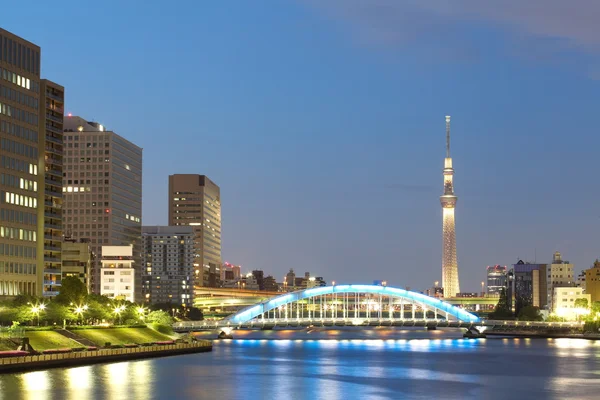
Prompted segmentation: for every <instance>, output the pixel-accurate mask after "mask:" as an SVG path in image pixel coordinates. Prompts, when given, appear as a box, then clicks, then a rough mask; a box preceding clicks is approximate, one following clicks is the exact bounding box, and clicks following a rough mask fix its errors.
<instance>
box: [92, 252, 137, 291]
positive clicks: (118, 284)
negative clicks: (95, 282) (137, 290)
mask: <svg viewBox="0 0 600 400" xmlns="http://www.w3.org/2000/svg"><path fill="white" fill-rule="evenodd" d="M100 262H101V264H102V267H101V268H100V294H101V295H103V296H107V297H110V298H111V299H116V300H126V301H131V302H134V301H135V298H134V286H135V273H134V269H133V246H102V258H101V260H100Z"/></svg>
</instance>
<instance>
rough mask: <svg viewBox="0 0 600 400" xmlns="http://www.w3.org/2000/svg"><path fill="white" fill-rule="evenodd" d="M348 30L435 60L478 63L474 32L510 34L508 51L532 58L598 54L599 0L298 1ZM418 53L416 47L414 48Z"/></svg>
mask: <svg viewBox="0 0 600 400" xmlns="http://www.w3.org/2000/svg"><path fill="white" fill-rule="evenodd" d="M301 1H302V2H303V3H305V4H309V5H310V6H312V7H313V8H315V9H317V10H320V12H322V13H324V14H325V15H327V16H329V17H330V18H332V19H333V20H335V21H338V22H340V23H342V24H343V25H347V27H349V28H350V31H351V32H352V33H353V34H354V37H355V38H356V40H357V41H359V42H360V43H362V44H365V45H376V46H387V47H404V46H410V45H414V44H425V45H426V46H423V48H424V49H425V50H422V54H423V55H426V54H427V53H426V52H431V51H432V50H433V51H435V52H436V57H437V59H438V60H439V59H441V57H450V58H454V59H461V60H463V59H467V60H476V59H477V58H478V57H479V56H480V54H481V53H482V52H486V51H490V49H487V48H486V47H487V46H488V45H489V43H490V41H488V40H485V38H481V37H477V35H474V34H473V33H472V32H473V30H472V28H473V27H477V26H480V27H481V26H483V27H490V26H492V27H495V28H497V29H498V30H499V31H500V32H502V33H504V34H509V35H510V38H511V42H510V43H509V46H508V47H507V48H506V49H502V50H506V51H509V52H512V53H521V54H522V55H527V56H528V57H529V58H531V59H544V58H548V57H556V55H557V54H564V53H565V52H572V51H577V52H580V53H585V54H587V55H590V56H592V57H593V58H594V62H597V61H598V59H597V57H598V56H599V55H600V24H599V23H598V16H600V1H598V0H572V1H565V0H503V1H501V2H497V1H482V0H453V1H450V0H301ZM413 47H415V48H417V49H418V46H413Z"/></svg>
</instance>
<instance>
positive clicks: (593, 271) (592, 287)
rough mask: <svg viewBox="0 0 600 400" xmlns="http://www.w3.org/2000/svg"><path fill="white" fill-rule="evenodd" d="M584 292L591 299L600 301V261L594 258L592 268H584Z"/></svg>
mask: <svg viewBox="0 0 600 400" xmlns="http://www.w3.org/2000/svg"><path fill="white" fill-rule="evenodd" d="M585 292H586V293H588V294H589V295H590V296H591V301H600V261H598V259H596V261H594V265H593V266H592V268H589V269H586V270H585Z"/></svg>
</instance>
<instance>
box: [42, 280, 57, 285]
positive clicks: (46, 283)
mask: <svg viewBox="0 0 600 400" xmlns="http://www.w3.org/2000/svg"><path fill="white" fill-rule="evenodd" d="M60 283H61V281H58V282H54V281H46V280H45V281H44V285H52V286H60Z"/></svg>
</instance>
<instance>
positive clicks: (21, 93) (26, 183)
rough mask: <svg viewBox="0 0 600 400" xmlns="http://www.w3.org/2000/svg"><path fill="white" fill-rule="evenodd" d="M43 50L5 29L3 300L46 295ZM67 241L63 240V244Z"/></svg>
mask: <svg viewBox="0 0 600 400" xmlns="http://www.w3.org/2000/svg"><path fill="white" fill-rule="evenodd" d="M40 58H41V57H40V48H39V47H38V46H36V45H35V44H33V43H30V42H28V41H26V40H24V39H22V38H20V37H18V36H15V35H13V34H12V33H10V32H7V31H5V30H3V29H0V139H1V140H0V165H1V166H2V172H1V174H0V295H4V296H16V295H19V294H29V295H35V296H41V295H42V287H43V270H44V240H43V239H42V238H43V237H44V206H43V202H44V195H45V191H44V187H45V186H44V178H45V176H44V173H43V172H42V170H43V168H44V154H45V142H46V140H45V138H44V135H43V133H42V134H40V130H39V121H40V107H41V108H42V110H43V111H42V112H41V113H42V114H43V112H44V111H45V108H44V107H45V105H44V104H40V103H41V101H40ZM61 239H62V238H61Z"/></svg>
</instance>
